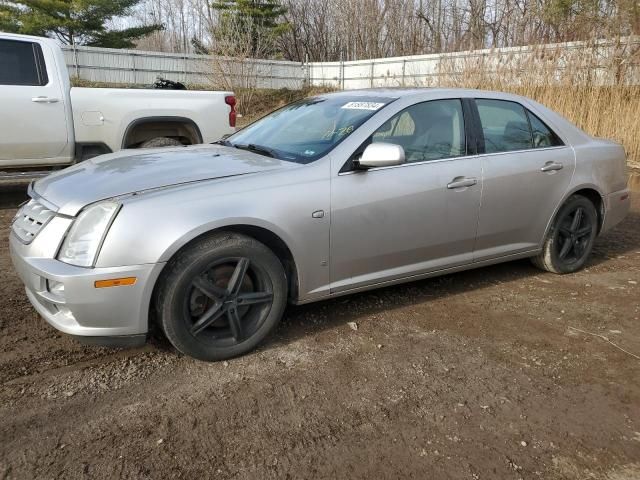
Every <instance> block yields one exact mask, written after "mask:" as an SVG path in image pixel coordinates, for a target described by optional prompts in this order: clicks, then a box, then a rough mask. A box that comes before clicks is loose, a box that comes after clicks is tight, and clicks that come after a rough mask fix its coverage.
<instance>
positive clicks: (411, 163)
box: [338, 145, 572, 176]
mask: <svg viewBox="0 0 640 480" xmlns="http://www.w3.org/2000/svg"><path fill="white" fill-rule="evenodd" d="M562 148H572V147H571V146H570V145H558V146H555V147H543V148H526V149H522V150H509V151H508V152H492V153H478V154H476V155H463V156H459V157H449V158H438V159H436V160H423V161H422V162H409V163H403V164H402V165H392V166H389V167H376V168H369V169H367V170H349V171H348V172H340V173H338V176H341V175H351V174H354V173H363V172H377V171H378V170H387V169H389V168H405V167H411V166H413V165H424V164H425V163H440V162H453V161H456V160H463V159H465V158H474V157H478V158H482V157H488V156H493V155H509V154H512V153H525V152H544V151H548V150H560V149H562Z"/></svg>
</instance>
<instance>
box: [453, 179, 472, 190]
mask: <svg viewBox="0 0 640 480" xmlns="http://www.w3.org/2000/svg"><path fill="white" fill-rule="evenodd" d="M476 183H478V179H477V178H468V177H456V178H454V179H453V180H451V183H448V184H447V188H448V189H449V190H453V189H455V188H463V187H473V186H474V185H475V184H476Z"/></svg>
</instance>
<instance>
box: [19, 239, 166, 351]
mask: <svg viewBox="0 0 640 480" xmlns="http://www.w3.org/2000/svg"><path fill="white" fill-rule="evenodd" d="M45 229H46V227H45ZM43 233H44V232H43ZM37 240H38V239H37V238H36V241H34V242H33V243H32V244H30V245H25V244H23V243H22V242H20V240H19V239H18V238H16V236H15V235H14V234H13V233H12V234H11V237H10V242H9V244H10V251H11V260H12V262H13V265H14V267H15V269H16V271H17V273H18V275H19V276H20V279H21V280H22V281H23V282H24V284H25V290H26V293H27V297H28V298H29V300H30V302H31V303H32V304H33V306H34V307H35V309H36V310H37V311H38V313H39V314H40V315H41V316H42V317H44V319H45V320H46V321H47V322H48V323H49V324H50V325H52V326H53V327H54V328H56V329H57V330H60V331H61V332H64V333H67V334H70V335H73V336H76V337H78V338H79V339H80V340H81V341H84V342H85V343H91V344H97V345H105V346H133V345H139V344H141V343H144V342H145V340H146V334H147V331H148V317H149V305H150V302H151V296H152V293H153V286H154V285H155V282H156V280H157V278H158V276H159V275H160V271H161V270H162V267H163V265H164V264H148V265H133V266H121V267H111V268H83V267H76V266H73V265H68V264H66V263H63V262H60V261H58V260H56V259H54V258H42V257H37V256H32V255H33V253H39V252H38V250H40V249H39V248H38V246H37V245H34V244H36V243H37ZM123 277H135V278H136V281H135V284H133V285H129V286H116V287H108V288H96V286H95V282H96V281H98V280H109V279H114V278H123ZM56 282H57V283H56ZM59 284H62V285H63V287H62V288H61V286H60V285H59Z"/></svg>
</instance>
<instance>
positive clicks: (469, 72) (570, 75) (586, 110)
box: [435, 44, 640, 167]
mask: <svg viewBox="0 0 640 480" xmlns="http://www.w3.org/2000/svg"><path fill="white" fill-rule="evenodd" d="M607 48H608V50H604V49H603V47H601V46H600V45H598V44H594V45H593V46H592V48H591V49H590V50H587V51H586V52H585V50H579V51H578V50H576V51H575V52H573V53H572V52H571V51H569V52H567V51H566V50H563V51H560V50H553V49H549V48H548V47H540V48H538V49H534V50H533V51H531V52H528V53H527V54H518V53H515V54H512V55H510V56H506V57H505V56H504V55H500V56H498V55H495V56H492V55H491V54H489V55H486V56H482V57H478V58H476V59H472V60H471V61H469V60H465V61H464V63H461V62H460V60H459V59H456V58H452V59H451V60H450V61H449V62H448V63H447V62H443V65H441V70H440V75H439V77H438V78H437V80H436V81H435V83H436V84H437V85H438V86H455V87H467V88H480V89H485V90H498V91H504V92H511V93H516V94H518V95H523V96H526V97H529V98H532V99H534V100H536V101H538V102H540V103H542V104H544V105H546V106H547V107H549V108H551V109H552V110H555V111H556V112H558V113H560V114H562V115H563V116H564V117H566V118H567V119H568V120H570V121H571V122H573V123H575V124H576V125H578V126H579V127H580V128H582V129H583V130H585V131H586V132H588V133H589V134H591V135H593V136H596V137H604V138H608V139H611V140H615V141H618V142H620V143H622V144H623V145H624V147H625V149H626V151H627V157H628V159H629V164H630V165H631V166H636V167H637V166H640V47H639V46H638V45H637V44H626V45H622V46H620V45H618V46H617V47H613V48H612V47H607Z"/></svg>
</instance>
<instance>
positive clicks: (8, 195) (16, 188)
mask: <svg viewBox="0 0 640 480" xmlns="http://www.w3.org/2000/svg"><path fill="white" fill-rule="evenodd" d="M28 186H29V183H27V182H18V183H10V184H6V185H0V210H11V209H14V208H18V206H19V205H20V204H22V203H24V202H26V201H27V200H29V197H28V196H27V187H28Z"/></svg>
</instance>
